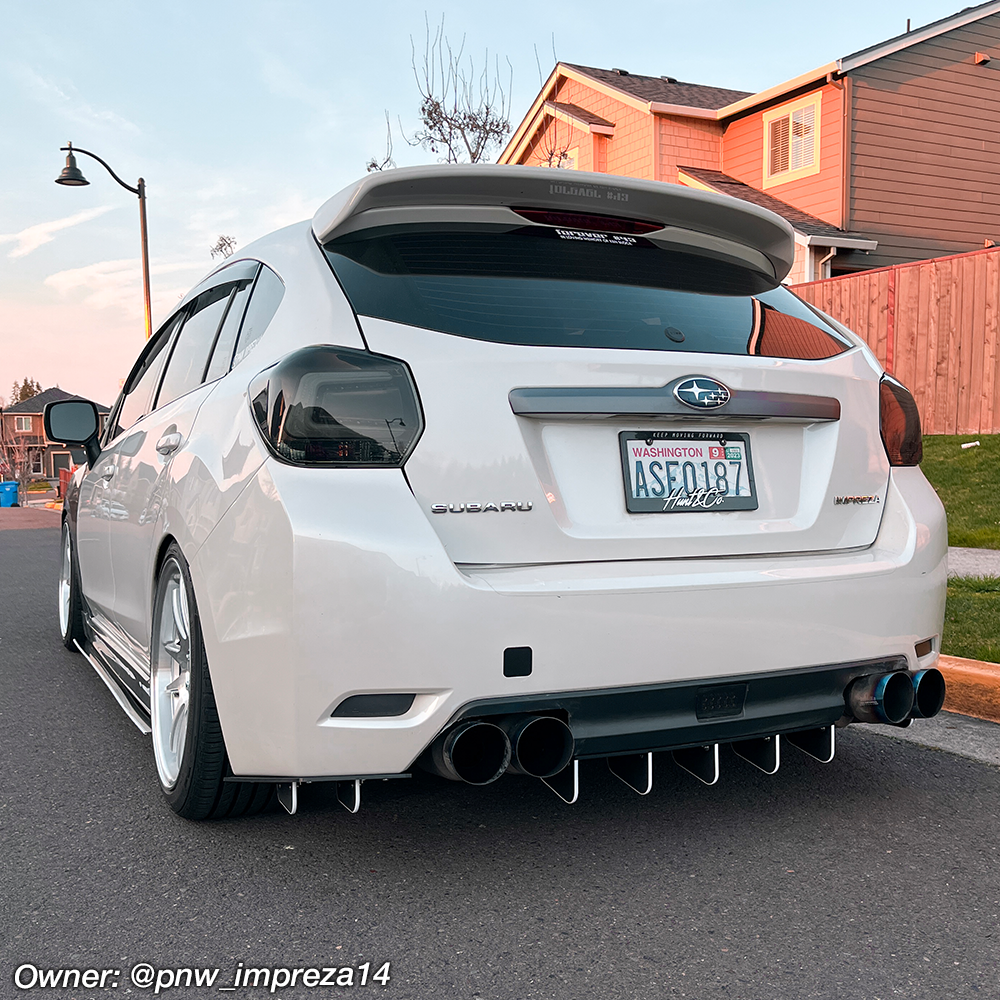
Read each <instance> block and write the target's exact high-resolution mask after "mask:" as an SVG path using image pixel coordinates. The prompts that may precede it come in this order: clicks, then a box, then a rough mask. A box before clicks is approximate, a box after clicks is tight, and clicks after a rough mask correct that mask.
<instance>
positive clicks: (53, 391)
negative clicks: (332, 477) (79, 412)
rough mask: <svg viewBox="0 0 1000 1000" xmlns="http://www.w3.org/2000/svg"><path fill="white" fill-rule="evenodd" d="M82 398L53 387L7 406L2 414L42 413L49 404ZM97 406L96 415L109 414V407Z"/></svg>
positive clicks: (98, 404)
mask: <svg viewBox="0 0 1000 1000" xmlns="http://www.w3.org/2000/svg"><path fill="white" fill-rule="evenodd" d="M83 398H84V397H83V396H77V395H75V394H74V393H72V392H65V391H64V390H63V389H59V388H56V387H55V386H53V387H52V388H50V389H45V390H44V391H43V392H40V393H38V395H37V396H32V397H31V398H30V399H25V400H22V401H21V402H20V403H14V405H13V406H8V407H7V409H6V410H4V413H43V412H44V411H45V407H46V405H47V404H49V403H56V402H60V401H61V400H64V399H83ZM95 405H96V406H97V412H98V413H108V412H110V410H109V407H107V406H102V405H101V404H100V403H96V404H95Z"/></svg>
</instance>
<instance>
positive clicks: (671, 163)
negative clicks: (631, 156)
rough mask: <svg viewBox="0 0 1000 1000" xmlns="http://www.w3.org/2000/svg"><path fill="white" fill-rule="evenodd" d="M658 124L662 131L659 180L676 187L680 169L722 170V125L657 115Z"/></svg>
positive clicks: (694, 119) (657, 177)
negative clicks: (702, 168) (680, 167)
mask: <svg viewBox="0 0 1000 1000" xmlns="http://www.w3.org/2000/svg"><path fill="white" fill-rule="evenodd" d="M656 121H657V123H658V125H659V129H660V145H659V172H658V173H657V176H656V179H657V180H659V181H669V182H670V183H671V184H676V183H677V167H678V166H684V167H704V168H706V169H708V170H719V169H721V168H720V166H719V164H720V162H721V158H722V152H721V147H722V126H721V124H719V123H718V122H712V121H704V120H702V119H699V118H674V117H669V116H667V115H657V116H656Z"/></svg>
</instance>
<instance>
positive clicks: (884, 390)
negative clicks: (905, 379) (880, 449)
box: [879, 375, 924, 465]
mask: <svg viewBox="0 0 1000 1000" xmlns="http://www.w3.org/2000/svg"><path fill="white" fill-rule="evenodd" d="M879 425H880V430H881V432H882V444H883V445H884V446H885V453H886V455H888V456H889V464H890V465H919V464H920V462H921V460H922V459H923V457H924V441H923V437H922V435H921V433H920V414H919V413H918V412H917V404H916V402H915V400H914V399H913V396H912V395H910V391H909V390H908V389H906V388H905V387H904V386H902V385H901V384H900V383H899V382H897V381H896V380H895V379H894V378H893V377H892V376H891V375H883V376H882V381H881V382H880V383H879Z"/></svg>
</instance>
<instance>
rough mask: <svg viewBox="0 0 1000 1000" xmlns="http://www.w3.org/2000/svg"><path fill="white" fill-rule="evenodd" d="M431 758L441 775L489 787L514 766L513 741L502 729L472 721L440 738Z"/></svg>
mask: <svg viewBox="0 0 1000 1000" xmlns="http://www.w3.org/2000/svg"><path fill="white" fill-rule="evenodd" d="M430 756H431V762H432V764H433V767H434V770H435V771H437V773H438V774H441V775H443V776H444V777H446V778H451V779H452V780H453V781H464V782H466V783H468V784H470V785H488V784H489V783H490V782H491V781H496V780H497V778H499V777H500V776H501V775H502V774H503V773H504V771H506V770H507V766H508V765H509V764H510V740H508V739H507V734H506V733H505V732H504V731H503V730H502V729H501V728H500V727H499V726H494V725H493V723H491V722H481V721H476V720H473V719H468V720H466V721H465V722H460V723H459V724H458V725H457V726H454V727H453V728H451V729H449V730H448V731H447V732H445V733H444V734H442V735H441V736H439V737H438V738H437V739H436V740H435V741H434V744H433V745H432V747H431V755H430Z"/></svg>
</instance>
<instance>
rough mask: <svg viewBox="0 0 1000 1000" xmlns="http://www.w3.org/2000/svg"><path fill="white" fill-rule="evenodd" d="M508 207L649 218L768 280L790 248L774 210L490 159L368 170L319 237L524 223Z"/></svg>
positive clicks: (326, 216)
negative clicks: (422, 225)
mask: <svg viewBox="0 0 1000 1000" xmlns="http://www.w3.org/2000/svg"><path fill="white" fill-rule="evenodd" d="M511 208H534V209H543V210H548V211H557V212H559V211H561V212H579V213H582V214H592V215H611V216H619V217H623V218H629V219H639V220H642V221H645V222H653V223H659V224H660V225H661V226H662V228H661V229H658V230H655V231H653V232H650V233H649V234H648V238H649V239H652V240H655V241H657V242H667V243H671V244H675V245H676V244H680V245H684V246H689V247H691V248H692V249H696V250H698V249H700V250H702V251H707V252H709V253H713V252H716V253H720V254H723V255H725V256H728V257H736V258H738V259H739V260H740V261H741V262H742V263H743V264H744V265H745V266H748V267H750V268H751V269H753V270H755V271H758V272H759V273H762V274H764V275H766V276H767V277H768V278H769V279H771V280H773V281H775V282H777V281H780V280H781V279H782V278H784V277H785V275H786V274H788V271H789V270H790V268H791V266H792V261H793V259H794V254H795V239H794V234H793V231H792V227H791V226H790V225H789V224H788V223H787V222H786V221H785V220H784V219H782V218H781V216H779V215H776V214H775V213H774V212H770V211H768V210H767V209H766V208H760V207H759V206H757V205H751V204H750V203H748V202H745V201H740V200H739V199H737V198H731V197H729V196H728V195H722V194H716V193H715V192H712V191H698V190H695V189H693V188H688V187H683V186H682V185H680V184H668V183H666V182H663V181H643V180H635V179H633V178H631V177H616V176H611V175H608V174H589V173H583V172H581V171H575V170H573V171H571V170H550V169H547V168H545V167H520V166H506V165H504V166H499V165H495V164H489V165H485V164H475V165H471V164H448V165H444V164H442V165H436V166H427V167H405V168H402V169H398V170H386V171H381V172H376V173H371V174H368V176H367V177H364V178H363V179H362V180H360V181H358V182H357V183H356V184H352V185H351V186H350V187H347V188H345V189H344V190H343V191H341V192H340V193H339V194H336V195H334V196H333V197H332V198H331V199H330V200H329V201H327V202H326V203H325V204H323V205H322V206H320V209H319V211H317V212H316V214H315V215H314V216H313V221H312V229H313V233H315V235H316V238H317V239H318V240H319V241H320V243H326V242H328V241H329V240H331V239H333V238H335V237H337V236H342V235H345V234H346V233H349V232H355V231H357V230H359V229H367V228H370V227H373V226H381V225H392V224H401V223H407V222H418V221H432V220H437V221H442V222H443V221H448V222H460V221H469V222H474V221H486V220H487V219H489V220H492V221H504V222H514V221H516V222H518V223H519V224H521V225H530V224H531V223H529V222H527V221H526V220H524V219H523V218H521V217H520V216H514V215H513V214H512V213H511V212H510V209H511Z"/></svg>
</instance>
